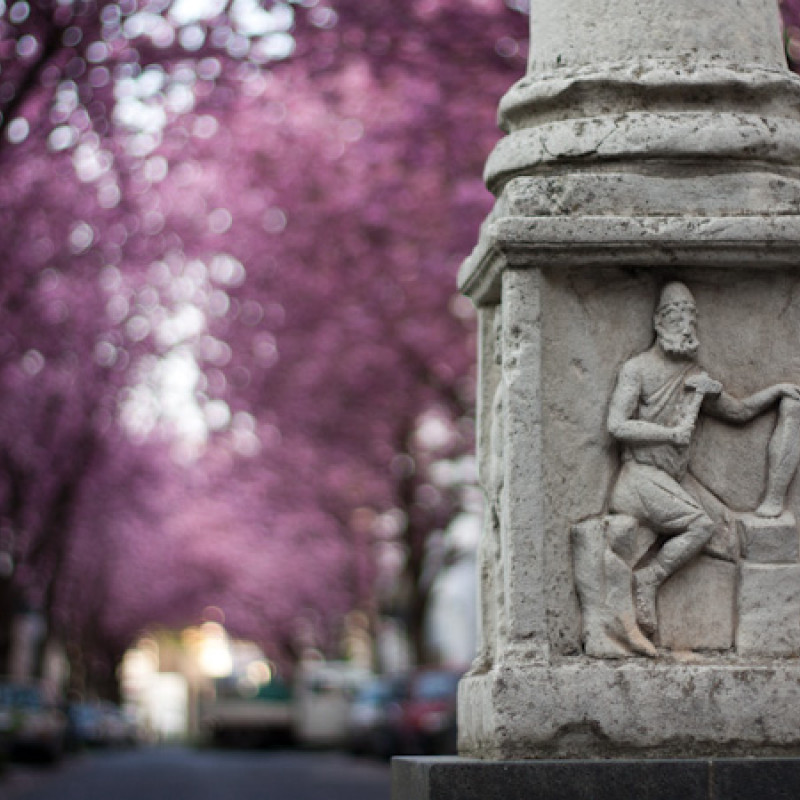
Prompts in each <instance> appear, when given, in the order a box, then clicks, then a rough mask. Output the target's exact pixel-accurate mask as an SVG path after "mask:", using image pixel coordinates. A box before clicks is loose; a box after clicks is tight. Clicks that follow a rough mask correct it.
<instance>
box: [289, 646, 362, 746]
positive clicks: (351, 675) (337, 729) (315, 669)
mask: <svg viewBox="0 0 800 800" xmlns="http://www.w3.org/2000/svg"><path fill="white" fill-rule="evenodd" d="M373 677H374V676H373V674H372V673H371V672H370V671H369V670H366V669H364V668H362V667H357V666H355V665H353V664H350V663H348V662H345V661H323V662H310V663H306V664H303V665H301V667H300V668H299V669H298V670H297V673H296V675H295V688H294V731H295V736H296V738H297V741H298V742H299V743H300V744H301V745H304V746H306V747H345V746H346V745H347V741H348V719H349V717H350V704H351V703H352V701H353V698H354V697H355V695H356V693H357V692H358V691H359V689H360V688H361V687H362V686H364V685H365V684H366V683H367V682H368V681H370V680H371V679H372V678H373Z"/></svg>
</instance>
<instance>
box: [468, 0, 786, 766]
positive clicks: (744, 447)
mask: <svg viewBox="0 0 800 800" xmlns="http://www.w3.org/2000/svg"><path fill="white" fill-rule="evenodd" d="M716 10H717V9H715V14H714V15H711V16H708V15H707V14H705V13H704V11H703V10H702V9H699V7H698V5H697V3H696V2H695V0H648V2H645V0H607V2H605V3H604V4H603V9H602V11H603V13H602V14H598V10H597V8H596V4H593V3H591V2H590V1H589V0H564V2H563V3H553V2H552V0H532V3H531V17H532V25H533V39H532V55H531V61H530V64H529V70H528V74H527V76H526V77H525V78H524V79H523V80H522V81H520V82H519V83H518V84H517V85H516V86H515V87H514V88H513V89H512V90H511V91H510V92H509V94H508V96H507V97H506V99H505V100H504V101H503V103H502V108H501V122H502V124H503V125H504V127H505V129H506V131H507V132H508V134H509V135H508V136H507V137H506V138H505V139H503V140H502V141H501V142H500V143H499V144H498V146H497V149H496V150H495V152H494V153H493V154H492V156H491V157H490V159H489V163H488V165H487V170H486V175H485V177H486V179H487V182H488V184H489V186H490V188H491V189H492V191H493V192H495V194H496V196H497V203H496V206H495V208H494V210H493V212H492V213H491V215H490V217H489V218H488V219H487V221H486V223H485V224H484V226H483V228H482V232H481V238H480V241H479V244H478V246H477V247H476V249H475V251H474V253H473V254H472V256H471V257H470V258H469V259H468V260H467V261H466V262H465V264H464V266H463V267H462V270H461V273H460V278H459V280H460V285H461V287H462V289H463V290H464V291H465V292H467V293H468V294H469V296H470V297H472V298H473V299H474V300H475V302H476V304H477V305H478V306H479V307H482V309H483V310H482V312H481V314H482V319H483V322H482V329H483V331H484V344H483V352H484V358H483V359H482V365H481V390H480V397H481V402H482V404H483V408H484V412H485V410H486V409H487V408H489V407H490V405H491V404H492V402H493V400H492V398H493V397H496V387H497V386H498V385H502V386H503V387H504V392H505V394H504V397H503V404H502V430H503V439H504V441H503V447H502V454H503V455H502V459H503V473H504V477H505V483H504V486H503V491H502V498H501V500H500V502H499V503H494V508H495V509H497V508H500V509H501V514H500V516H501V517H502V520H501V524H500V526H499V528H500V529H501V530H502V533H501V536H500V542H499V546H500V550H501V560H502V564H503V570H502V579H498V580H497V581H496V582H497V583H498V584H500V587H501V590H500V591H497V590H496V587H495V590H493V591H492V592H491V593H490V594H491V596H497V597H500V596H502V608H500V605H501V601H500V600H498V601H497V602H496V605H497V608H496V609H495V610H496V611H497V612H498V614H497V616H496V617H495V619H496V620H498V622H497V623H496V627H497V630H498V631H500V632H501V633H500V635H498V636H497V647H496V648H495V650H494V654H493V657H492V659H490V661H491V663H488V662H486V663H483V664H482V665H481V666H480V669H478V668H476V669H475V670H474V671H473V673H472V674H471V675H469V676H468V677H467V678H466V679H465V680H464V682H463V684H462V689H461V692H460V699H459V708H460V712H459V713H460V740H461V744H460V746H461V749H462V752H463V753H465V754H468V755H471V756H475V757H480V758H500V759H514V758H533V757H536V758H541V757H546V756H549V755H552V756H557V757H559V758H562V757H570V756H577V755H581V756H585V755H593V756H598V757H608V756H620V755H635V756H640V755H645V756H648V757H656V756H659V755H668V756H681V755H696V754H698V753H708V754H720V753H746V754H748V755H752V754H756V753H762V754H765V753H791V752H800V723H798V721H797V714H796V708H797V706H798V700H800V665H798V659H797V656H798V655H800V631H799V630H798V629H799V628H800V573H798V571H797V570H798V568H800V564H795V565H788V566H785V565H782V564H778V563H758V562H755V561H754V560H753V559H760V560H762V561H766V560H769V561H773V560H774V559H784V558H786V557H788V555H790V551H791V552H794V550H792V547H793V545H790V543H789V542H788V538H789V537H788V536H786V530H785V528H784V527H782V525H783V521H782V520H780V519H779V520H778V521H777V522H776V521H775V520H776V518H778V517H779V515H780V514H781V512H782V511H783V510H786V511H788V512H790V513H792V514H794V515H796V514H797V513H798V512H800V481H797V480H793V476H794V470H795V466H796V464H797V456H798V452H797V451H798V443H799V442H800V434H798V430H797V428H798V423H800V407H799V406H798V389H797V386H798V384H800V355H799V354H798V349H797V341H798V339H799V338H800V304H798V303H796V302H794V299H795V298H796V297H798V296H800V269H798V255H797V254H798V252H800V179H798V172H797V166H796V165H797V163H798V162H799V161H800V149H798V142H800V102H798V100H800V78H798V77H797V76H793V75H791V74H790V73H789V72H788V71H787V70H786V69H785V63H784V56H783V45H782V41H781V35H780V26H779V21H778V13H777V8H776V4H775V2H774V0H721V5H720V7H719V9H718V10H719V13H718V14H717V13H716ZM590 23H591V24H590ZM590 60H591V61H590ZM679 284H682V286H683V288H682V289H680V290H679V289H678V286H679ZM665 286H671V287H672V289H671V290H670V291H671V294H672V295H673V299H672V301H670V302H666V301H664V299H663V296H662V292H663V291H664V287H665ZM668 294H669V292H668ZM679 295H680V296H679ZM660 296H661V301H659V297H660ZM654 309H655V310H656V315H655V317H654ZM678 312H680V313H678ZM497 314H500V315H501V316H502V320H503V363H502V367H501V370H500V372H501V374H500V375H498V374H497V367H496V366H493V365H491V364H490V363H489V359H488V358H487V357H486V356H487V346H486V331H487V330H488V328H487V325H488V320H489V318H490V317H493V316H496V315H497ZM681 315H682V318H681V319H678V317H679V316H681ZM654 322H655V324H656V330H657V331H659V326H661V328H662V329H663V330H665V331H666V333H667V336H666V337H665V338H664V341H667V340H668V339H669V337H672V336H678V337H688V338H690V339H691V338H692V337H693V336H694V335H695V334H696V338H697V340H698V341H699V347H698V349H697V351H696V353H697V355H696V359H697V360H696V363H695V364H693V365H692V366H691V369H689V370H688V371H687V373H686V376H685V378H686V380H684V376H683V374H682V373H680V370H676V369H675V368H674V367H675V363H676V361H680V360H681V359H684V360H690V356H688V355H687V354H685V353H684V354H678V355H676V353H675V352H671V351H670V350H669V349H668V348H666V347H665V346H663V342H662V341H661V335H660V333H661V332H660V331H659V338H658V339H657V340H655V341H654V335H653V328H654ZM691 358H693V356H691ZM679 373H680V374H679ZM689 373H691V374H689ZM689 380H691V381H692V383H689V382H688V381H689ZM615 387H616V388H615ZM664 387H666V389H664ZM662 389H664V393H663V394H661V390H662ZM690 390H691V392H690ZM670 392H674V395H671V394H669V393H670ZM691 393H694V394H695V395H696V396H695V397H690V395H691ZM667 396H668V397H669V398H670V399H669V400H668V401H666V402H665V404H664V406H663V407H662V408H661V409H660V410H659V409H658V408H657V406H658V404H659V403H661V399H662V398H663V397H667ZM662 412H663V413H662ZM487 416H488V415H487V414H486V413H482V420H481V421H480V424H479V427H480V431H479V437H480V447H481V448H482V452H481V453H480V454H479V462H480V463H482V464H484V465H485V464H486V463H488V462H487V459H488V458H489V452H488V451H490V450H492V448H493V447H494V445H493V444H492V436H491V433H490V426H488V425H487V423H486V421H485V418H486V417H487ZM492 424H494V423H492ZM648 426H650V427H648ZM662 445H663V446H666V447H667V448H670V447H673V448H676V449H677V450H679V451H681V452H682V457H681V458H679V459H677V460H676V461H675V463H674V465H673V466H674V469H673V468H672V467H670V466H669V465H666V466H665V463H662V462H661V460H660V456H658V457H656V455H654V454H655V453H656V451H658V450H659V448H660V447H661V446H662ZM646 451H647V452H646ZM643 453H644V457H643V458H640V456H642V454H643ZM648 453H649V455H648ZM684 456H685V457H684ZM651 469H652V470H656V471H659V470H660V471H661V472H664V473H665V474H667V475H668V477H669V478H670V481H671V483H670V481H665V480H661V479H660V477H659V476H655V477H654V476H653V474H651V472H650V470H651ZM630 473H635V474H633V475H632V476H631V474H630ZM645 473H648V474H645ZM776 476H778V477H777V478H776ZM654 485H656V488H657V489H658V491H654V490H653V486H654ZM676 498H679V499H677V500H676ZM754 511H756V512H757V513H758V514H760V515H761V516H762V517H764V518H766V519H767V520H768V521H767V522H765V523H764V524H763V525H762V526H760V531H761V532H762V533H763V532H764V531H767V534H765V535H764V536H763V537H757V536H755V529H754V528H750V529H748V534H747V536H746V537H742V538H746V542H744V545H745V554H746V555H747V556H748V557H751V560H750V561H745V562H742V563H741V564H737V560H738V559H739V557H740V553H739V547H738V545H739V539H738V538H737V537H735V536H731V537H728V538H726V537H725V536H723V535H722V533H730V532H731V531H733V530H734V529H733V527H732V525H731V523H732V520H733V519H734V518H739V517H742V515H745V514H747V513H750V512H754ZM621 515H627V516H629V517H633V518H634V519H636V520H637V521H638V523H639V525H640V527H642V528H649V529H651V530H653V531H655V532H656V533H657V534H658V539H657V540H656V541H655V542H654V544H653V545H652V546H651V547H650V548H649V549H648V550H647V552H645V553H643V552H641V551H640V552H638V553H637V555H636V558H635V559H633V560H631V559H629V558H628V555H627V544H628V543H629V540H630V538H631V537H629V536H628V535H627V533H626V531H627V530H628V529H627V528H625V526H622V528H620V530H622V533H621V534H620V535H619V537H617V536H616V534H615V535H614V536H611V537H610V538H609V536H608V531H609V530H610V529H609V528H608V526H607V525H606V527H605V528H604V527H603V526H604V525H605V524H606V523H605V522H604V520H605V521H607V520H608V519H609V518H612V519H613V518H615V517H618V516H621ZM756 527H759V526H756ZM495 528H497V526H495ZM623 528H624V530H623ZM690 528H691V530H692V536H691V537H690V538H691V539H692V541H691V542H690V543H689V544H687V542H688V539H682V538H681V537H682V536H684V534H685V533H687V532H688V531H689V529H690ZM601 529H602V530H603V537H602V538H601V537H598V536H594V535H593V534H596V533H598V532H599V531H600V530H601ZM487 530H488V527H487ZM750 534H753V535H750ZM795 544H796V539H795ZM709 553H711V554H712V555H715V556H717V558H709V557H708V554H709ZM701 554H702V555H701ZM725 559H728V560H727V561H726V560H725ZM629 569H630V570H631V571H632V573H633V582H632V589H633V591H634V594H633V598H634V599H635V601H636V605H635V607H634V608H635V611H636V616H637V619H636V623H637V625H638V626H639V628H640V630H645V628H647V631H646V632H647V633H648V634H649V635H650V638H651V639H652V643H653V644H658V649H657V650H654V651H652V652H649V653H648V655H649V657H648V658H641V657H639V656H638V654H639V653H641V652H646V651H647V648H645V647H639V648H638V650H637V649H636V648H634V647H631V646H630V640H629V641H628V642H627V644H626V642H625V637H626V636H628V638H629V639H630V637H629V631H630V630H631V629H630V628H625V627H624V626H623V631H624V632H625V631H627V632H626V633H625V635H624V636H621V635H620V633H619V631H620V628H619V626H618V624H617V623H618V622H620V620H624V619H625V618H626V616H627V617H629V616H630V607H629V606H628V598H627V596H626V594H625V592H626V589H627V584H628V570H629ZM670 576H671V577H670ZM576 580H577V581H578V582H579V585H578V586H577V587H576ZM737 581H740V583H739V585H738V586H737ZM581 582H582V584H581ZM579 593H580V595H581V597H580V601H581V602H580V603H579ZM656 598H657V603H656ZM734 599H735V605H734ZM651 600H652V602H651ZM581 605H583V620H584V627H583V629H582V622H581V620H582V613H581ZM654 606H656V607H655V608H654ZM643 608H644V609H645V610H646V611H647V613H641V610H642V609H643ZM651 611H652V613H650V612H651ZM656 612H657V613H656ZM492 624H495V623H492ZM734 631H735V633H734ZM732 640H733V641H734V642H735V647H734V649H733V650H731V649H730V648H731V642H732ZM598 643H599V644H598ZM626 650H627V652H626ZM692 651H694V652H692ZM721 651H722V652H721ZM590 655H595V656H601V657H600V658H590V657H588V656H590ZM609 656H613V657H615V659H616V660H615V661H613V662H611V661H609V660H606V659H607V658H608V657H609ZM620 658H621V659H622V660H619V659H620Z"/></svg>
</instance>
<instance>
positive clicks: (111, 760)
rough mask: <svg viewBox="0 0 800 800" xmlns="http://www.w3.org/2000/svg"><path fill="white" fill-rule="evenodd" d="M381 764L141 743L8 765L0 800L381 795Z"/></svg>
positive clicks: (343, 799)
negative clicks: (50, 763)
mask: <svg viewBox="0 0 800 800" xmlns="http://www.w3.org/2000/svg"><path fill="white" fill-rule="evenodd" d="M389 783H390V781H389V766H388V765H387V764H383V763H378V762H374V761H368V760H362V759H356V758H351V757H349V756H346V755H344V754H341V753H308V752H299V751H298V752H295V751H285V752H271V751H266V752H264V751H252V752H251V751H220V750H191V749H185V748H177V747H169V748H143V749H139V750H128V751H117V752H114V751H110V752H97V753H89V754H86V755H80V756H77V757H72V758H68V759H66V760H65V761H64V762H63V763H62V764H60V765H59V766H57V767H37V766H36V765H30V766H27V765H25V766H13V767H11V769H10V770H9V772H8V773H7V774H6V775H5V776H3V777H0V800H109V798H113V800H389V795H390V789H389Z"/></svg>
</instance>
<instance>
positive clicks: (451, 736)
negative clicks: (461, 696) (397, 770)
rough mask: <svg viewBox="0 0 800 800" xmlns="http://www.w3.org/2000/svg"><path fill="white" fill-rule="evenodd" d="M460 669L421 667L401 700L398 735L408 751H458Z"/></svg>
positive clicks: (444, 753) (443, 753)
mask: <svg viewBox="0 0 800 800" xmlns="http://www.w3.org/2000/svg"><path fill="white" fill-rule="evenodd" d="M462 675H463V670H460V669H458V670H457V669H420V670H418V671H417V672H415V673H414V674H413V675H412V676H411V679H410V681H409V685H408V693H407V696H406V698H405V700H403V702H402V703H401V713H400V718H399V732H398V738H399V741H400V747H401V749H402V751H403V752H404V753H406V754H421V755H454V754H455V753H456V750H457V741H456V739H457V736H456V695H457V691H458V681H459V680H460V678H461V676H462Z"/></svg>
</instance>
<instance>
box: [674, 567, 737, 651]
mask: <svg viewBox="0 0 800 800" xmlns="http://www.w3.org/2000/svg"><path fill="white" fill-rule="evenodd" d="M735 621H736V566H735V565H734V564H731V563H729V562H727V561H720V560H719V559H718V558H709V557H708V556H700V557H699V558H697V559H696V560H695V561H693V562H692V563H690V564H687V565H686V567H684V568H683V569H682V570H681V571H680V572H677V573H675V575H673V576H672V577H671V578H670V579H669V580H667V581H666V582H665V583H664V585H663V586H662V587H661V589H660V591H659V593H658V643H659V645H661V646H662V647H668V648H669V649H670V650H730V649H731V648H732V647H733V639H734V628H735Z"/></svg>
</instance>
